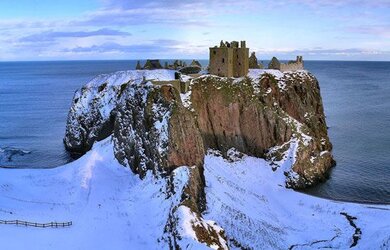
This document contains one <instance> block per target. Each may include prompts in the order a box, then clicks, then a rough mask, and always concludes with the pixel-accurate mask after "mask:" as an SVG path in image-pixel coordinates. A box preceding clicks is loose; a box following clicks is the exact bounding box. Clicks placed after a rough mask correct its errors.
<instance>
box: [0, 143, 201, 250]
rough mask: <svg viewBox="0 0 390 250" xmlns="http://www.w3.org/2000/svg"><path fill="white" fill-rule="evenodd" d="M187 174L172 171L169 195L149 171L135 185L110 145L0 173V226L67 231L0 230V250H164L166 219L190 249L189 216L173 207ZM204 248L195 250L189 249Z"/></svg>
mask: <svg viewBox="0 0 390 250" xmlns="http://www.w3.org/2000/svg"><path fill="white" fill-rule="evenodd" d="M187 180H188V168H187V167H180V168H177V169H176V170H175V171H174V179H173V180H172V182H173V183H174V185H173V186H174V190H173V191H174V192H172V190H170V188H171V186H168V185H167V181H166V179H163V178H160V179H156V178H155V177H153V175H152V174H151V173H150V172H149V173H148V174H147V175H146V177H145V178H144V179H143V180H142V181H141V180H140V178H139V177H138V176H136V175H134V174H133V173H132V172H131V171H130V170H129V169H127V168H124V167H123V166H122V165H120V164H119V163H118V162H117V160H116V159H115V157H114V154H113V145H112V142H111V138H108V139H106V140H104V141H102V142H99V143H96V144H95V145H94V147H93V149H92V150H91V151H89V152H88V153H87V154H85V155H84V156H83V157H81V158H80V159H78V160H77V161H74V162H72V163H70V164H68V165H65V166H62V167H58V168H55V169H0V183H1V185H0V219H1V220H16V219H18V220H25V221H31V222H38V223H45V222H52V221H57V222H66V221H72V222H73V225H72V226H71V227H69V228H34V227H24V226H15V225H1V224H0V249H167V248H168V244H167V240H168V238H169V237H170V235H167V234H166V233H165V226H166V224H167V220H168V217H169V214H170V213H171V214H172V213H177V215H175V217H177V218H178V222H177V223H178V224H179V226H178V228H179V230H178V232H177V233H178V234H179V235H181V238H182V241H181V242H179V245H189V246H193V247H194V246H196V245H197V244H198V243H197V241H196V240H194V239H195V238H194V232H193V231H192V228H191V227H186V225H190V222H191V220H193V221H195V220H196V218H194V215H193V214H191V213H190V212H187V213H186V209H187V208H186V207H185V206H179V207H178V209H177V210H176V211H173V208H175V206H177V205H179V201H180V199H181V195H182V189H183V187H184V185H185V184H186V182H187ZM199 248H205V246H204V245H198V246H197V247H196V249H199Z"/></svg>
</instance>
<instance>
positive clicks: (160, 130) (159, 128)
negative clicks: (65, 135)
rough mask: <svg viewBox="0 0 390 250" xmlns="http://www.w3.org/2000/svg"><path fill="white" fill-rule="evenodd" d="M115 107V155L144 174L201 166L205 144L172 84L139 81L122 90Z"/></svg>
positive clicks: (123, 162)
mask: <svg viewBox="0 0 390 250" xmlns="http://www.w3.org/2000/svg"><path fill="white" fill-rule="evenodd" d="M124 95H125V96H126V97H125V98H123V99H122V100H121V102H120V104H119V105H118V106H117V108H116V109H115V110H114V113H115V121H114V136H113V140H114V145H115V155H116V157H117V159H118V160H119V162H120V163H122V164H123V165H127V166H128V167H130V168H131V169H132V170H133V172H135V173H137V174H140V176H141V177H142V176H144V174H145V173H146V171H148V170H152V171H153V172H154V173H155V174H164V173H170V172H171V171H172V170H173V169H175V168H176V167H179V166H183V165H186V166H194V165H195V166H199V167H202V163H203V157H204V146H203V142H202V138H201V136H200V133H199V131H198V129H197V127H196V124H195V120H194V118H193V116H192V115H191V114H190V112H189V111H188V110H187V109H185V108H184V106H183V105H182V103H181V99H180V96H179V94H178V92H177V90H175V89H174V87H173V86H170V85H164V86H154V85H152V84H141V85H134V86H130V87H129V88H127V89H126V90H125V93H124Z"/></svg>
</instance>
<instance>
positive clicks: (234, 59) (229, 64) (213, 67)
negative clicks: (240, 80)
mask: <svg viewBox="0 0 390 250" xmlns="http://www.w3.org/2000/svg"><path fill="white" fill-rule="evenodd" d="M240 45H241V46H239V44H238V42H237V41H233V42H231V43H228V42H225V43H224V42H223V41H221V44H220V46H219V47H218V46H215V47H213V48H210V64H209V73H210V74H213V75H217V76H223V77H241V76H245V75H246V74H247V73H248V68H249V48H247V47H246V44H245V41H241V44H240Z"/></svg>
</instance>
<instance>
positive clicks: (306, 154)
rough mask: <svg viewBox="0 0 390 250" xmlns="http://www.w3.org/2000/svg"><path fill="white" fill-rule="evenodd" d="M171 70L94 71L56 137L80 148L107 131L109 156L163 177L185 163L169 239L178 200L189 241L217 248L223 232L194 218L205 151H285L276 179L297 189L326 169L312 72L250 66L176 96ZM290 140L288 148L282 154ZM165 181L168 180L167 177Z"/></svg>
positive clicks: (327, 149)
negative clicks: (186, 213)
mask: <svg viewBox="0 0 390 250" xmlns="http://www.w3.org/2000/svg"><path fill="white" fill-rule="evenodd" d="M174 73H175V71H171V70H155V71H147V70H144V71H126V72H118V73H114V74H110V75H102V76H98V77H97V78H95V79H93V80H92V81H91V82H90V83H88V84H87V85H85V86H84V87H83V88H81V89H80V90H79V91H77V92H76V94H75V96H74V99H73V104H72V107H71V110H70V112H69V115H68V121H67V127H66V133H65V138H64V143H65V146H66V148H67V149H68V150H69V151H72V152H77V153H84V152H86V151H88V150H89V149H90V148H91V146H92V145H93V143H94V142H95V141H98V140H101V139H103V138H106V137H108V136H109V135H112V140H113V143H114V153H115V157H116V158H117V160H118V161H119V162H120V163H121V164H122V165H124V166H126V167H128V168H130V169H131V170H132V171H133V172H134V173H135V174H138V175H139V176H140V178H143V177H144V176H145V175H146V174H147V172H148V171H151V172H152V173H153V174H154V176H156V178H163V179H166V180H167V183H168V184H167V185H168V186H172V190H174V186H175V184H174V182H170V180H171V179H172V178H173V175H174V173H175V172H174V170H175V169H177V168H178V167H181V166H187V167H188V169H189V170H190V174H189V178H188V181H187V185H186V186H185V188H184V189H183V191H182V195H181V197H182V198H181V200H180V203H179V205H176V206H175V207H176V208H173V209H172V214H171V216H170V218H169V219H168V221H167V232H169V235H170V236H169V237H168V238H169V239H170V240H169V241H170V245H171V246H175V245H176V243H174V242H176V241H177V240H178V238H180V237H179V236H178V235H177V232H176V229H175V227H176V226H175V225H177V224H178V223H179V222H178V219H177V218H178V217H177V215H175V214H176V213H177V212H175V211H177V210H180V209H179V208H182V207H183V206H184V207H185V208H186V209H190V211H191V213H193V216H194V219H193V220H192V222H193V223H192V224H191V225H192V228H193V229H194V231H195V232H196V238H197V240H198V241H199V242H203V243H205V244H207V245H209V246H210V245H216V246H219V247H223V244H225V243H223V242H224V239H225V236H224V233H223V231H221V230H219V229H218V227H214V226H211V225H210V224H208V223H207V222H205V221H203V219H202V212H203V211H204V209H205V207H206V206H207V203H206V200H205V189H204V188H205V178H204V174H203V172H204V169H203V161H204V156H205V151H206V150H207V149H214V150H218V151H220V152H221V153H222V155H225V157H228V156H229V152H231V149H232V148H234V149H235V152H239V153H243V154H246V155H251V156H256V157H261V158H265V159H267V161H269V162H271V164H272V165H273V166H274V168H275V169H277V168H278V167H279V166H278V162H280V161H281V159H286V158H287V157H291V158H293V159H292V165H291V167H290V169H287V170H285V176H286V180H285V183H286V186H288V187H293V188H303V187H306V186H309V185H313V184H315V183H316V182H318V181H321V180H323V179H324V178H325V177H326V173H327V171H328V170H329V168H330V167H331V166H332V165H333V159H332V155H331V143H330V142H329V138H328V135H327V129H326V123H325V117H324V112H323V106H322V101H321V96H320V89H319V85H318V81H317V80H316V78H315V77H314V76H313V75H311V74H310V73H308V72H306V71H297V72H285V73H280V72H279V71H274V70H265V71H264V70H251V71H250V72H249V74H248V76H246V77H242V78H223V77H217V76H212V75H203V76H200V77H197V78H194V79H189V78H187V79H189V81H190V91H189V92H188V93H186V94H181V95H180V94H179V93H178V92H177V90H175V89H174V88H173V87H172V86H170V85H163V86H156V85H153V84H152V83H151V82H150V80H158V81H164V80H172V79H174ZM292 145H295V147H294V153H293V154H292V156H291V154H287V153H286V151H287V149H289V148H292ZM169 183H171V184H169Z"/></svg>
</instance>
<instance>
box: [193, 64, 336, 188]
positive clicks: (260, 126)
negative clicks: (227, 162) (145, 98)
mask: <svg viewBox="0 0 390 250" xmlns="http://www.w3.org/2000/svg"><path fill="white" fill-rule="evenodd" d="M191 90H192V94H191V103H192V108H193V109H194V114H195V117H196V118H197V122H198V125H199V129H200V131H201V133H202V137H203V141H204V144H205V146H206V148H214V149H217V150H220V151H222V152H223V153H224V154H226V152H227V150H228V149H230V148H232V147H234V148H236V149H237V150H238V151H240V152H243V153H245V154H249V155H253V156H257V157H268V158H270V159H272V158H273V157H275V154H269V153H268V152H269V151H270V148H272V147H275V146H282V145H284V144H286V143H289V142H291V141H292V140H297V141H298V142H299V145H300V147H299V148H298V150H297V152H296V154H297V157H296V161H295V163H294V165H293V171H294V173H298V176H296V175H294V174H292V175H291V176H294V178H293V177H291V178H287V179H288V180H287V185H288V186H291V187H294V188H303V187H306V186H308V185H313V184H315V183H316V182H318V181H322V180H324V179H325V178H326V177H327V175H326V173H327V172H328V170H329V169H330V168H331V167H332V165H333V164H334V161H333V158H332V155H331V153H330V151H331V148H332V146H331V144H330V142H329V138H328V135H327V127H326V123H325V117H324V112H323V106H322V101H321V96H320V89H319V85H318V81H317V80H316V78H315V77H314V76H313V75H311V74H310V73H308V72H306V71H299V72H290V73H286V74H281V73H280V72H279V71H266V72H264V71H261V70H252V71H251V73H250V74H249V77H246V78H241V79H232V78H221V77H216V76H203V77H199V78H196V79H194V80H193V81H192V86H191ZM283 150H285V148H283V147H281V148H280V151H283ZM286 175H287V176H290V174H289V173H286Z"/></svg>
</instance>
